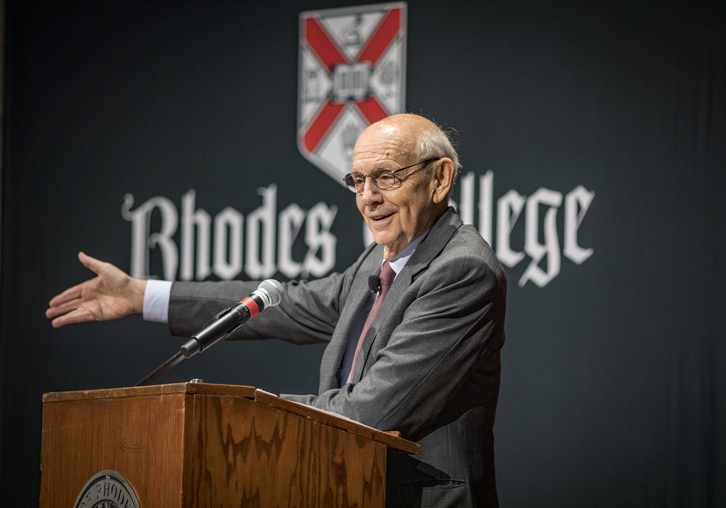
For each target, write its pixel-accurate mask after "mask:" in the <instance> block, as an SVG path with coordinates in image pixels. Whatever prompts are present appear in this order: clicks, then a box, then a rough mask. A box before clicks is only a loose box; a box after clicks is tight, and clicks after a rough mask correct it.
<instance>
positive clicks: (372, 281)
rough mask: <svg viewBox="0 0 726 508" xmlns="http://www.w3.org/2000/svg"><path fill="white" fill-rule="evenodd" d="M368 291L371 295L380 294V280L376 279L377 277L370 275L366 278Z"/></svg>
mask: <svg viewBox="0 0 726 508" xmlns="http://www.w3.org/2000/svg"><path fill="white" fill-rule="evenodd" d="M368 289H369V290H370V291H371V293H380V292H381V279H380V278H379V277H378V275H371V276H370V277H368Z"/></svg>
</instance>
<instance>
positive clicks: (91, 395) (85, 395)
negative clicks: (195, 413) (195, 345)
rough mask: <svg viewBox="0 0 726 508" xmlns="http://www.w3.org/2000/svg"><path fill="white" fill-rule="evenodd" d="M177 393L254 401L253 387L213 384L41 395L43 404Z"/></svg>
mask: <svg viewBox="0 0 726 508" xmlns="http://www.w3.org/2000/svg"><path fill="white" fill-rule="evenodd" d="M177 393H189V394H194V393H199V394H203V395H227V396H232V397H244V398H246V399H254V398H255V387H254V386H241V385H218V384H213V383H173V384H168V385H151V386H131V387H128V388H104V389H101V390H80V391H76V392H50V393H45V394H43V403H47V402H66V401H71V400H90V399H115V398H119V397H143V396H148V395H171V394H177Z"/></svg>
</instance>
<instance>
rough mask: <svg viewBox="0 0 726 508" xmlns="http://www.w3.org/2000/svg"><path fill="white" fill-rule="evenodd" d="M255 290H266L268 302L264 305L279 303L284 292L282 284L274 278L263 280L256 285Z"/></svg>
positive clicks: (270, 305)
mask: <svg viewBox="0 0 726 508" xmlns="http://www.w3.org/2000/svg"><path fill="white" fill-rule="evenodd" d="M257 290H258V291H260V290H261V291H264V292H266V293H267V295H268V297H269V299H270V302H269V304H266V305H265V307H274V306H275V305H279V304H280V301H281V300H282V294H283V293H284V292H285V290H284V289H283V288H282V284H280V283H279V282H278V281H276V280H275V279H267V280H263V281H262V282H261V283H260V285H259V286H258V287H257Z"/></svg>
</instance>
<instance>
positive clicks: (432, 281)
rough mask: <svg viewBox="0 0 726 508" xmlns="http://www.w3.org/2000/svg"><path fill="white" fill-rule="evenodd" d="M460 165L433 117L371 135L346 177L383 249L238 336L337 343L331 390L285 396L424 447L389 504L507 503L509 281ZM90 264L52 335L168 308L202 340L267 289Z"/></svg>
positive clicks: (297, 288)
mask: <svg viewBox="0 0 726 508" xmlns="http://www.w3.org/2000/svg"><path fill="white" fill-rule="evenodd" d="M457 166H458V157H457V155H456V152H455V150H454V148H453V147H452V145H451V142H450V141H449V139H448V137H447V136H446V134H445V133H444V132H442V131H441V130H440V129H439V128H438V127H437V126H436V125H435V124H434V123H432V122H430V121H429V120H426V119H425V118H422V117H420V116H416V115H396V116H392V117H388V118H386V119H384V120H381V121H380V122H377V123H375V124H373V125H371V126H370V127H368V128H367V129H366V130H365V131H363V133H362V134H361V135H360V137H359V138H358V141H357V142H356V145H355V149H354V152H353V167H352V172H351V173H350V174H349V175H347V176H346V179H345V180H346V184H347V185H348V187H349V188H350V189H351V190H352V191H353V192H355V196H356V202H357V205H358V209H359V210H360V212H361V214H362V215H363V217H364V219H365V221H366V224H367V225H368V227H369V228H370V230H371V232H372V233H373V238H374V239H375V244H373V245H371V246H369V247H368V248H367V249H366V250H365V251H364V252H363V254H362V255H361V256H360V258H359V259H358V260H357V261H356V262H355V263H354V264H353V265H352V266H351V267H350V268H348V269H347V270H346V271H345V272H344V273H342V274H339V273H336V274H332V275H330V276H328V277H325V278H323V279H319V280H315V281H308V282H290V283H287V284H285V295H284V297H283V300H282V302H281V304H280V305H279V307H274V308H271V309H270V310H269V311H266V312H265V313H262V314H260V315H259V316H258V317H257V318H255V319H254V320H252V321H249V322H248V323H247V324H246V325H245V326H244V327H242V328H240V329H239V330H238V331H237V332H236V333H235V335H234V336H232V337H231V338H233V339H256V338H270V337H276V338H280V339H283V340H291V341H294V342H298V343H309V342H320V341H324V342H327V343H328V346H327V348H326V350H325V353H324V356H323V360H322V365H321V368H320V388H319V394H318V395H305V396H301V395H285V396H284V397H286V398H288V399H291V400H295V401H298V402H303V403H305V404H310V405H312V406H315V407H318V408H322V409H327V410H330V411H334V412H336V413H340V414H342V415H345V416H347V417H350V418H352V419H355V420H357V421H359V422H362V423H364V424H366V425H370V426H372V427H376V428H379V429H381V430H393V429H396V430H400V431H401V432H402V435H403V437H406V438H407V439H411V440H414V441H417V442H418V443H420V445H421V453H420V455H418V456H415V457H413V456H407V455H403V454H400V455H399V454H392V455H391V457H390V458H389V465H388V478H387V494H386V496H387V505H388V506H431V507H442V506H452V507H453V506H457V507H461V506H486V507H492V506H497V504H498V502H497V494H496V483H495V477H494V450H493V446H494V438H493V434H492V429H493V425H494V414H495V411H496V404H497V397H498V394H499V374H500V360H499V351H500V349H501V347H502V345H503V343H504V313H505V300H506V285H507V284H506V277H505V274H504V271H503V269H502V266H501V265H500V263H499V262H498V261H497V259H496V258H495V256H494V254H493V252H492V250H491V248H490V247H489V245H487V244H486V242H484V240H482V238H481V237H480V236H479V234H478V233H477V231H476V230H475V229H474V228H472V227H470V226H465V225H463V224H462V221H461V219H460V218H459V217H458V216H457V215H456V213H455V212H454V211H453V210H452V209H450V208H449V207H448V199H449V195H450V193H451V189H452V186H453V182H454V179H455V176H456V171H457ZM80 259H81V261H82V262H83V264H84V265H86V266H87V267H88V268H90V269H91V270H93V271H94V272H96V273H97V274H98V277H96V278H94V279H92V280H90V281H87V282H85V283H83V284H80V285H78V286H76V287H74V288H71V289H69V290H67V291H65V292H64V293H62V294H61V295H59V296H57V297H55V298H54V299H53V300H52V301H51V302H50V308H49V309H48V311H47V313H46V314H47V316H48V317H49V318H54V319H53V326H63V325H65V324H70V323H76V322H81V321H91V320H106V319H114V318H117V317H121V316H125V315H128V314H131V313H140V312H144V313H145V314H146V317H149V315H150V314H152V313H154V312H156V311H153V310H150V308H151V306H152V303H153V302H157V305H158V302H159V301H161V302H162V305H161V307H162V309H163V310H162V311H161V314H162V315H161V316H157V318H158V319H162V320H168V323H169V329H170V331H171V333H172V334H174V335H180V336H189V335H191V334H192V333H194V332H196V331H197V330H198V329H200V328H201V327H202V326H203V325H204V324H205V323H206V321H207V320H208V319H209V317H210V316H212V315H214V314H216V313H217V312H218V311H219V310H221V309H223V308H226V307H228V306H230V305H232V304H234V303H236V302H237V301H238V300H239V295H245V294H248V293H249V292H251V291H252V290H253V289H255V288H256V286H257V285H256V283H251V282H240V281H231V282H216V283H215V282H204V283H182V282H179V283H173V284H171V283H163V282H149V283H148V285H147V282H146V281H140V280H135V279H132V278H130V277H129V276H127V275H126V274H124V273H123V272H121V271H120V270H118V269H117V268H116V267H114V266H112V265H109V264H108V263H103V262H100V261H98V260H95V259H93V258H90V257H88V256H86V255H84V254H81V255H80ZM372 275H378V276H379V280H380V291H379V293H378V294H377V295H376V294H373V293H371V291H370V290H369V278H370V277H371V276H372ZM167 300H168V305H167V303H166V302H167ZM145 307H146V308H145ZM163 314H167V315H166V316H164V315H163Z"/></svg>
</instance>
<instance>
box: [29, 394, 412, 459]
mask: <svg viewBox="0 0 726 508" xmlns="http://www.w3.org/2000/svg"><path fill="white" fill-rule="evenodd" d="M175 394H189V395H194V394H199V395H213V396H223V397H243V398H245V399H251V400H254V401H255V402H257V403H260V404H264V405H266V406H270V407H273V408H275V409H278V410H281V411H287V412H288V413H293V414H296V415H298V416H301V417H303V418H308V419H311V420H314V421H317V422H319V423H322V424H324V425H329V426H331V427H335V428H338V429H341V430H345V431H347V432H351V433H353V434H357V435H359V436H361V437H364V438H366V439H371V440H373V441H378V442H380V443H382V444H385V445H386V446H388V447H390V448H395V449H397V450H401V451H404V452H407V453H412V454H416V453H418V452H419V450H420V446H419V445H418V444H417V443H414V442H412V441H408V440H406V439H403V438H401V437H398V435H396V433H388V432H384V431H381V430H378V429H374V428H373V427H368V426H367V425H363V424H362V423H359V422H356V421H354V420H351V419H349V418H346V417H344V416H341V415H338V414H335V413H331V412H329V411H324V410H321V409H317V408H315V407H312V406H307V405H305V404H299V403H297V402H293V401H290V400H285V399H281V398H280V397H277V396H276V395H273V394H271V393H268V392H265V391H263V390H257V389H255V388H254V387H252V386H239V385H222V384H214V383H174V384H166V385H151V386H133V387H128V388H106V389H101V390H81V391H75V392H51V393H46V394H44V395H43V403H44V404H49V403H56V402H71V401H82V400H98V399H116V398H124V397H145V396H154V395H175Z"/></svg>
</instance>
